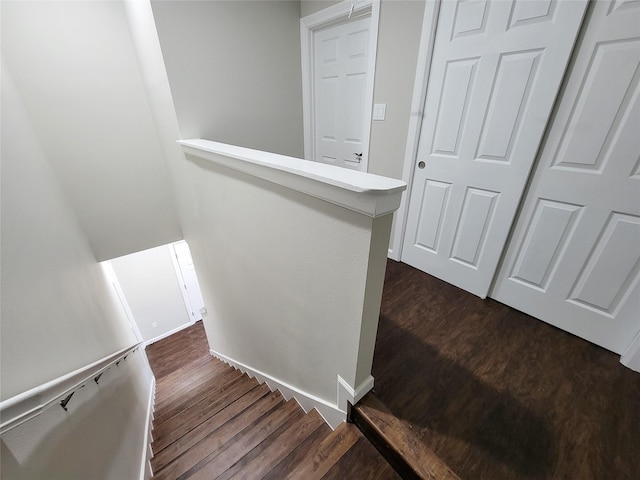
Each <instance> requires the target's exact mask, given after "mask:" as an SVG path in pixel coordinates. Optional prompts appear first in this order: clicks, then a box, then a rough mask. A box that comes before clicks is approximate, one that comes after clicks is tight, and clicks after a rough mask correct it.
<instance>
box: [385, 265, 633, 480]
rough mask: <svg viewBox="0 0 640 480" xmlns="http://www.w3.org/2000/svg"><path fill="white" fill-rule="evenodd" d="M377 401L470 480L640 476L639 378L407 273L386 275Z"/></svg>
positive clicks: (555, 334) (570, 339)
mask: <svg viewBox="0 0 640 480" xmlns="http://www.w3.org/2000/svg"><path fill="white" fill-rule="evenodd" d="M373 376H374V377H375V379H376V387H375V389H374V393H375V395H376V396H377V397H378V398H379V399H380V400H381V401H382V402H383V403H384V405H385V406H386V407H387V408H388V409H389V410H390V411H391V412H392V413H393V415H394V416H395V417H396V418H397V419H399V420H400V421H401V422H403V423H404V424H405V425H406V426H407V428H410V429H411V430H413V431H414V432H415V433H416V435H417V436H418V437H419V438H420V440H421V441H422V442H423V444H424V445H425V447H426V448H429V449H431V450H432V451H433V452H434V453H435V454H436V455H437V456H438V457H439V458H441V459H442V460H443V461H444V462H445V463H446V464H447V465H448V466H449V467H450V468H451V469H452V470H453V471H454V472H455V473H457V474H458V475H459V476H460V477H461V478H462V479H470V480H476V479H490V480H499V479H532V478H536V479H554V480H555V479H568V480H569V479H571V480H573V479H580V480H590V479H594V480H595V479H609V478H611V479H616V480H627V479H628V480H631V479H637V478H640V476H639V472H640V455H639V454H638V452H639V451H640V374H638V373H636V372H633V371H631V370H629V369H627V368H626V367H624V366H623V365H621V364H620V363H619V357H618V356H617V355H615V354H613V353H611V352H609V351H607V350H604V349H602V348H600V347H598V346H595V345H593V344H590V343H589V342H586V341H584V340H582V339H580V338H577V337H575V336H573V335H571V334H569V333H566V332H563V331H561V330H558V329H557V328H555V327H552V326H550V325H548V324H546V323H544V322H542V321H539V320H536V319H534V318H532V317H530V316H528V315H525V314H523V313H521V312H518V311H516V310H514V309H512V308H509V307H507V306H505V305H503V304H500V303H498V302H496V301H494V300H491V299H487V300H482V299H480V298H477V297H475V296H473V295H471V294H469V293H467V292H465V291H462V290H460V289H458V288H456V287H454V286H452V285H449V284H447V283H445V282H443V281H440V280H438V279H436V278H433V277H431V276H429V275H427V274H425V273H423V272H420V271H418V270H416V269H414V268H412V267H409V266H408V265H405V264H402V263H397V262H394V261H389V262H388V265H387V272H386V279H385V286H384V293H383V299H382V307H381V315H380V323H379V327H378V337H377V341H376V350H375V356H374V363H373Z"/></svg>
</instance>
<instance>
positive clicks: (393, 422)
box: [352, 393, 460, 480]
mask: <svg viewBox="0 0 640 480" xmlns="http://www.w3.org/2000/svg"><path fill="white" fill-rule="evenodd" d="M352 417H353V420H354V423H355V424H357V425H358V427H359V428H360V429H361V430H362V431H363V432H365V435H366V436H367V438H369V439H370V440H371V441H372V442H373V443H374V444H375V445H376V448H378V450H380V451H381V453H383V455H384V456H385V458H387V460H389V461H390V463H391V464H392V465H394V467H395V468H396V470H398V471H400V472H402V474H403V477H405V478H416V479H423V480H460V479H459V477H458V476H457V475H456V474H455V473H454V472H452V471H451V469H450V468H449V467H448V466H447V465H446V464H445V463H444V462H443V461H442V460H441V459H440V458H439V457H438V456H437V455H436V454H435V453H434V452H433V451H432V450H431V449H430V448H428V447H427V446H426V445H425V444H424V443H423V442H422V441H421V440H420V437H418V436H417V435H416V434H415V433H414V432H413V430H412V429H411V428H409V427H408V426H407V425H406V424H404V423H403V422H402V421H401V420H399V419H398V418H396V417H395V415H393V414H392V413H391V412H390V411H389V409H388V408H386V407H385V406H384V404H383V403H382V402H380V401H379V400H378V399H377V398H376V397H375V395H373V394H372V393H369V394H367V395H366V396H365V397H364V398H363V399H362V400H361V401H360V402H359V403H358V405H356V406H355V407H354V409H353V411H352Z"/></svg>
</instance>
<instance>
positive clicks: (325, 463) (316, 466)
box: [285, 423, 361, 480]
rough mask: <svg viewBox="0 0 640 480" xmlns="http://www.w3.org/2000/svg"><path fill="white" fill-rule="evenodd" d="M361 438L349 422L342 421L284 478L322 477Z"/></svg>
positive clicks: (291, 479)
mask: <svg viewBox="0 0 640 480" xmlns="http://www.w3.org/2000/svg"><path fill="white" fill-rule="evenodd" d="M359 438H361V435H360V432H359V431H358V429H357V428H356V427H354V426H353V425H351V424H348V423H343V424H342V425H340V426H339V427H338V428H336V429H335V430H334V431H333V432H331V434H329V435H328V436H327V437H325V438H324V439H323V440H322V442H320V444H319V445H318V448H317V449H316V450H315V451H314V452H310V455H307V457H306V458H305V459H304V460H303V461H302V462H300V463H299V464H298V465H297V466H296V467H295V468H294V469H293V470H292V471H291V472H289V473H288V474H287V476H286V477H285V478H286V479H290V480H297V479H301V478H309V479H311V478H322V477H323V476H324V475H325V474H326V473H327V472H328V471H329V470H330V469H331V467H333V466H334V465H335V464H336V463H337V462H338V461H339V460H340V458H342V456H343V455H344V454H345V453H346V452H347V451H348V450H349V449H350V448H351V447H352V446H353V445H354V444H355V443H356V442H357V441H358V439H359Z"/></svg>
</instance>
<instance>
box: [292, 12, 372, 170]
mask: <svg viewBox="0 0 640 480" xmlns="http://www.w3.org/2000/svg"><path fill="white" fill-rule="evenodd" d="M366 15H370V17H371V25H370V29H369V70H368V75H369V77H368V78H367V85H366V91H365V92H366V93H365V94H366V102H365V112H364V116H365V118H368V119H369V121H368V122H367V126H366V127H365V129H364V132H363V142H362V143H363V152H362V154H363V155H362V157H363V160H362V163H361V165H360V170H361V171H363V172H366V171H367V170H368V168H369V139H370V138H371V116H372V112H373V85H374V79H375V73H376V54H377V47H378V24H379V19H380V0H356V1H352V0H344V1H342V2H340V3H337V4H335V5H332V6H330V7H328V8H325V9H323V10H320V11H318V12H315V13H312V14H311V15H307V16H306V17H302V18H301V19H300V52H301V55H302V118H303V126H304V158H305V160H311V161H316V159H315V148H314V146H315V121H314V118H315V111H314V102H313V98H314V89H313V83H314V69H313V57H314V56H313V51H314V41H313V40H314V34H315V32H316V31H317V30H319V29H321V28H324V27H328V26H331V25H334V24H338V23H342V22H344V21H345V20H348V19H351V18H353V19H354V20H355V19H358V18H362V17H364V16H366Z"/></svg>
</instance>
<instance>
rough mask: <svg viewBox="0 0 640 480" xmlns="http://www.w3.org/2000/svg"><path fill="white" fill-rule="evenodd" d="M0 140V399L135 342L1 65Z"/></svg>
mask: <svg viewBox="0 0 640 480" xmlns="http://www.w3.org/2000/svg"><path fill="white" fill-rule="evenodd" d="M4 20H5V12H4V5H3V21H4ZM1 139H2V152H1V153H2V178H1V182H2V184H1V186H2V207H1V210H2V218H1V223H2V233H1V236H2V238H1V245H2V246H1V255H2V286H1V293H2V307H1V308H2V310H1V314H2V322H1V323H0V345H1V348H0V359H1V374H2V383H1V385H0V388H1V389H2V390H1V399H2V400H4V399H6V398H9V397H11V396H14V395H16V394H18V393H20V392H23V391H25V390H28V389H30V388H32V387H35V386H37V385H39V384H41V383H43V382H45V381H48V380H51V379H53V378H55V377H58V376H60V375H63V374H66V373H68V372H71V371H73V370H76V369H78V368H80V367H82V366H84V365H86V364H89V363H92V362H94V361H95V360H98V359H100V358H103V357H105V356H107V355H109V354H111V353H113V352H115V351H118V350H120V349H122V348H124V347H127V346H129V345H131V344H133V343H135V336H134V334H133V332H132V331H131V328H130V326H129V324H128V322H127V319H126V316H125V315H124V312H123V311H122V307H121V306H120V304H119V302H118V300H117V298H116V297H115V292H114V291H113V289H112V287H111V285H109V284H108V282H107V281H106V279H105V276H104V274H103V272H102V269H101V267H100V265H98V263H97V262H96V260H95V257H94V255H93V252H92V251H91V247H90V245H89V241H88V239H87V237H86V235H85V234H84V232H83V231H82V228H81V225H80V223H79V222H78V220H77V218H76V217H75V215H74V212H73V209H72V208H71V205H70V204H69V202H68V201H67V198H66V197H65V194H64V192H63V190H62V188H61V187H60V184H59V183H58V181H57V178H56V175H55V173H54V171H53V169H52V167H51V165H50V163H49V159H48V156H47V155H46V154H45V152H44V151H43V149H42V147H41V144H40V142H39V139H38V137H37V135H36V133H35V132H34V130H33V129H32V127H31V124H30V122H29V118H28V116H27V112H26V110H25V108H24V105H23V104H22V101H21V98H20V96H19V95H18V92H17V90H16V88H15V84H14V82H13V80H12V77H11V75H10V68H9V67H8V66H7V65H6V64H5V63H4V61H3V65H2V132H1Z"/></svg>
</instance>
